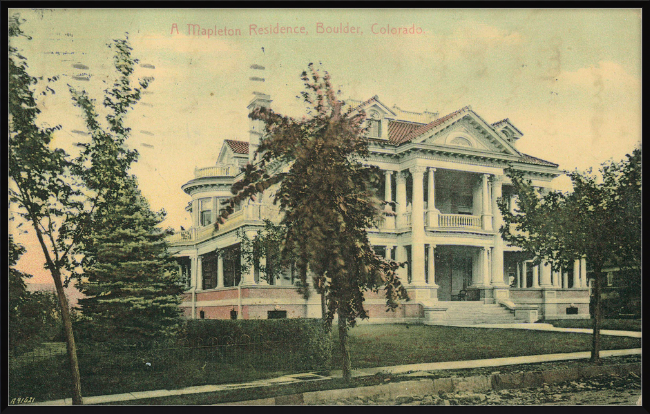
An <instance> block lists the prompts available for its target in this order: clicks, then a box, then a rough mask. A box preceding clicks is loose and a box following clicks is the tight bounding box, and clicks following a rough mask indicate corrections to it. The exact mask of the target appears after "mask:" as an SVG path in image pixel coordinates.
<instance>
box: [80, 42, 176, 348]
mask: <svg viewBox="0 0 650 414" xmlns="http://www.w3.org/2000/svg"><path fill="white" fill-rule="evenodd" d="M109 47H110V48H112V49H114V50H115V58H114V62H115V68H116V70H117V71H118V78H117V79H116V80H115V82H114V83H113V85H112V86H111V87H110V88H109V89H106V90H105V97H104V99H103V106H104V107H105V108H106V110H107V115H106V116H105V118H106V125H102V123H101V122H100V117H99V114H98V113H97V111H96V110H95V102H94V101H93V100H92V99H91V98H90V97H89V96H88V94H87V93H86V92H85V91H82V92H79V91H77V90H76V89H74V88H72V87H70V91H71V92H72V96H73V100H74V102H75V104H76V105H77V106H78V107H80V108H81V109H82V111H83V115H84V120H85V122H86V126H87V128H88V131H89V132H90V135H91V142H90V143H88V144H83V145H82V151H81V154H80V156H79V158H78V159H77V160H76V161H77V163H76V164H77V165H79V166H84V165H87V168H81V167H80V168H79V171H78V173H79V175H80V176H81V177H82V179H83V181H84V184H85V185H86V188H88V189H89V190H90V191H93V192H95V193H99V194H102V197H101V198H100V199H99V202H98V209H97V210H96V211H95V212H94V213H93V214H92V216H91V225H90V226H89V227H88V229H89V231H88V235H87V236H88V237H87V238H85V239H84V243H83V244H81V245H80V246H79V247H78V249H77V250H76V252H77V253H80V254H81V255H82V256H83V259H82V260H81V267H82V269H83V274H82V275H77V277H78V278H79V281H80V283H79V288H80V290H81V291H82V292H83V293H84V294H85V295H86V296H87V298H84V299H81V300H80V301H79V307H80V309H81V311H82V312H83V314H84V317H85V318H84V320H82V321H81V322H80V326H83V332H84V334H86V335H87V338H89V339H90V340H91V341H92V342H105V343H109V344H115V342H116V341H117V343H120V342H122V341H125V340H126V341H129V342H133V341H139V342H150V341H151V340H153V339H156V338H160V337H165V336H169V335H171V334H172V333H173V332H174V331H175V329H176V328H177V327H178V325H179V323H180V309H179V308H178V305H179V303H180V294H181V293H182V283H181V281H180V278H179V275H178V269H177V265H176V263H175V261H174V259H173V258H172V257H171V256H170V254H169V253H168V251H167V244H166V241H165V237H166V236H167V232H165V231H163V230H162V229H160V228H159V227H158V226H159V224H160V223H161V222H162V220H163V219H164V216H165V213H164V211H161V212H158V213H155V212H153V211H151V209H150V207H149V204H148V202H147V201H146V199H145V198H144V196H143V195H142V194H141V193H140V191H139V190H138V184H137V179H136V177H135V176H133V175H130V174H129V168H130V166H131V164H132V163H133V162H135V161H136V160H137V157H138V153H137V151H135V150H130V149H128V148H127V146H126V145H125V143H126V141H127V140H128V137H129V133H130V129H129V128H127V127H126V126H125V125H124V118H125V116H126V114H127V113H128V111H129V110H130V109H131V108H132V107H133V106H134V105H135V104H136V103H137V102H138V101H139V100H140V97H141V90H142V89H144V88H146V87H147V86H148V82H147V81H140V83H139V86H140V87H139V88H138V87H133V86H132V84H131V75H132V74H133V68H134V66H135V65H136V64H137V62H138V61H137V59H133V58H132V57H131V50H132V48H131V47H130V45H129V42H128V37H127V38H126V39H119V40H114V41H113V43H112V44H109Z"/></svg>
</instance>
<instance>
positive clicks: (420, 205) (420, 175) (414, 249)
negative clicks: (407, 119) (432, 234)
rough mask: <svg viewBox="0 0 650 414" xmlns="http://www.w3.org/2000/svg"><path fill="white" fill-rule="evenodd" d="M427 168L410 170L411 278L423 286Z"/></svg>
mask: <svg viewBox="0 0 650 414" xmlns="http://www.w3.org/2000/svg"><path fill="white" fill-rule="evenodd" d="M425 170H426V169H425V167H420V166H417V167H413V168H411V169H410V171H411V175H412V176H413V201H412V205H413V212H412V214H411V224H412V229H411V236H412V240H413V241H412V243H411V266H412V269H411V277H412V281H411V283H412V284H416V285H423V284H425V279H424V191H423V185H424V171H425Z"/></svg>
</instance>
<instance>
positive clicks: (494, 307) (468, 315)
mask: <svg viewBox="0 0 650 414" xmlns="http://www.w3.org/2000/svg"><path fill="white" fill-rule="evenodd" d="M438 306H440V307H446V308H447V311H446V312H445V316H444V318H442V319H440V320H438V321H436V322H435V324H436V325H483V324H504V323H518V322H523V321H518V320H515V315H514V313H513V312H512V311H511V310H509V309H507V308H505V307H503V306H501V305H498V304H485V303H483V302H474V301H466V302H465V301H461V302H439V303H438Z"/></svg>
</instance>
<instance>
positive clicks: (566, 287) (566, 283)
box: [560, 269, 569, 289]
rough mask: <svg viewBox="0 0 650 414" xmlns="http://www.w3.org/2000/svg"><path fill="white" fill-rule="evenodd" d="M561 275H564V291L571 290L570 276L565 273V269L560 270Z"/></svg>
mask: <svg viewBox="0 0 650 414" xmlns="http://www.w3.org/2000/svg"><path fill="white" fill-rule="evenodd" d="M560 273H561V274H562V289H568V288H569V274H568V273H567V272H565V271H564V269H560Z"/></svg>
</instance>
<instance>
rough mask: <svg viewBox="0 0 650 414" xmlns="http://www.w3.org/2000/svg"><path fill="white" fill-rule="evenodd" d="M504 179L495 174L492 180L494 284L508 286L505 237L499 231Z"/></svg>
mask: <svg viewBox="0 0 650 414" xmlns="http://www.w3.org/2000/svg"><path fill="white" fill-rule="evenodd" d="M502 184H503V179H502V178H501V177H498V176H495V177H494V179H493V180H492V216H493V217H492V218H493V230H494V231H495V234H494V248H493V249H492V286H500V287H504V286H507V285H506V283H505V282H504V281H503V239H502V238H501V234H500V233H499V231H498V230H499V227H500V226H501V224H502V221H503V219H502V217H501V212H500V211H499V207H498V206H497V200H498V199H499V198H501V188H502V187H501V186H502Z"/></svg>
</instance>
